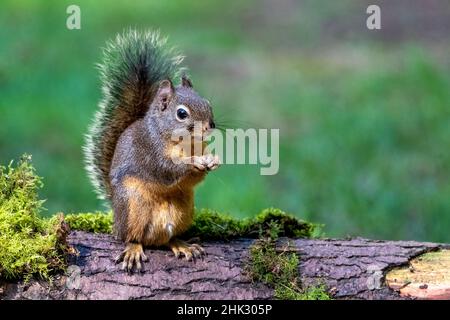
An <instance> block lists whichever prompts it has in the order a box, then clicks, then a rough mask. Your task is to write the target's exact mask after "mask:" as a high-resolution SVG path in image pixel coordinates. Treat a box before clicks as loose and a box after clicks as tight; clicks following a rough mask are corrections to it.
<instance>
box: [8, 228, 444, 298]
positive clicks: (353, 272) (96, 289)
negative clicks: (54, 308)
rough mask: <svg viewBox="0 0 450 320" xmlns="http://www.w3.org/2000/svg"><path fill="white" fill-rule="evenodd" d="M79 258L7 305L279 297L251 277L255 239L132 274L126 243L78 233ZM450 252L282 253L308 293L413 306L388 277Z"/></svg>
mask: <svg viewBox="0 0 450 320" xmlns="http://www.w3.org/2000/svg"><path fill="white" fill-rule="evenodd" d="M68 240H69V243H70V244H71V245H72V246H74V247H75V248H76V249H77V250H78V252H79V255H78V256H72V257H71V258H70V259H69V268H68V271H67V274H65V275H59V276H56V277H55V279H54V281H53V282H52V283H51V284H49V283H47V282H44V281H39V280H31V281H30V282H29V283H27V284H24V283H22V282H18V283H11V282H9V283H7V282H3V283H0V298H1V299H272V298H273V289H272V288H270V287H268V286H266V285H264V284H262V283H254V282H252V281H251V280H250V279H249V278H248V276H247V275H246V273H245V270H244V268H245V265H246V261H247V259H248V249H249V246H251V244H252V243H253V242H254V241H255V240H254V239H238V240H233V241H230V242H207V243H203V244H202V246H203V247H204V249H205V250H206V252H207V256H206V257H205V258H204V259H203V260H197V261H195V262H189V261H185V260H184V259H176V258H175V257H174V256H173V254H172V253H171V252H169V251H166V250H155V249H146V255H147V256H148V257H149V261H148V262H146V263H145V264H144V266H143V273H141V274H131V275H129V274H127V273H126V272H124V271H121V270H120V268H119V265H116V264H115V263H114V260H113V259H114V257H115V256H117V255H118V254H119V253H120V252H121V251H122V250H123V247H124V245H123V243H121V242H119V241H116V240H114V239H113V237H112V236H110V235H104V234H92V233H86V232H72V233H71V234H70V236H69V238H68ZM445 247H447V246H446V245H442V244H436V243H423V242H415V241H378V240H368V239H362V238H356V239H348V240H338V239H311V240H310V239H295V240H292V239H280V240H279V242H278V244H277V250H279V251H290V252H295V253H296V254H298V255H299V259H300V264H299V274H300V277H301V281H302V284H303V285H304V286H308V285H317V284H324V285H325V286H326V288H327V289H328V290H329V291H330V293H331V294H332V295H333V297H334V298H335V299H408V298H410V297H408V296H402V295H400V294H399V288H396V290H394V289H391V288H390V287H389V286H388V285H386V281H385V276H386V273H387V272H388V271H389V270H391V269H393V268H395V267H398V266H403V265H408V263H409V261H410V260H411V259H413V258H414V257H417V256H418V255H421V254H423V253H425V252H429V251H435V250H439V249H443V248H445Z"/></svg>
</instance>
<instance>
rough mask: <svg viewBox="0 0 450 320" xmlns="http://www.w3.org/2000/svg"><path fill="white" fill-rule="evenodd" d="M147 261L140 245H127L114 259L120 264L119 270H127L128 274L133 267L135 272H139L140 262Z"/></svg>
mask: <svg viewBox="0 0 450 320" xmlns="http://www.w3.org/2000/svg"><path fill="white" fill-rule="evenodd" d="M147 260H148V258H147V256H146V255H145V253H144V248H143V247H142V244H140V243H128V244H127V246H126V247H125V250H123V251H122V253H121V254H119V255H118V256H117V257H116V258H115V262H116V263H120V262H122V266H121V269H122V270H127V271H128V272H132V270H133V267H134V266H136V271H138V272H141V270H142V264H141V261H142V262H144V261H147Z"/></svg>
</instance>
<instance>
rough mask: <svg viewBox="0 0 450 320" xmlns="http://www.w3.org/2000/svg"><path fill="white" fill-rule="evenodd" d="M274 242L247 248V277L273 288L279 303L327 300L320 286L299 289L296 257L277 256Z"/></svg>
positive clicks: (280, 254) (283, 253) (267, 240)
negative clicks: (283, 301) (248, 253)
mask: <svg viewBox="0 0 450 320" xmlns="http://www.w3.org/2000/svg"><path fill="white" fill-rule="evenodd" d="M275 239H276V238H262V239H260V240H258V241H257V242H256V243H255V244H254V245H253V246H252V247H251V248H250V260H249V264H248V265H247V267H246V271H247V273H248V274H249V276H250V277H251V278H252V279H253V280H254V281H260V282H263V283H265V284H267V285H269V286H271V287H273V288H274V290H275V298H277V299H280V300H329V299H330V296H329V294H328V293H327V292H326V290H325V287H324V286H323V285H319V286H311V287H306V288H302V286H301V283H300V279H299V275H298V264H299V260H298V256H297V255H296V254H295V253H293V252H288V251H286V250H285V251H282V252H277V250H276V243H275Z"/></svg>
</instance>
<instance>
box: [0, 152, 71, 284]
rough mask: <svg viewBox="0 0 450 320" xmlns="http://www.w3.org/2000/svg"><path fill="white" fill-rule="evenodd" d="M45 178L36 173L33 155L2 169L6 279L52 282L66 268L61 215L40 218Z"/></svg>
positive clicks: (0, 265)
mask: <svg viewBox="0 0 450 320" xmlns="http://www.w3.org/2000/svg"><path fill="white" fill-rule="evenodd" d="M42 185H43V184H42V179H41V178H40V177H38V176H37V175H36V174H35V170H34V168H33V166H32V164H31V156H27V155H24V156H23V157H22V158H21V160H20V161H19V162H18V163H17V165H16V166H14V164H13V162H11V163H10V164H9V165H8V167H4V166H0V277H1V278H6V279H13V278H25V279H29V278H30V277H31V276H32V275H39V276H40V277H42V278H46V279H49V278H50V274H51V272H52V271H54V270H58V269H62V268H63V267H64V264H65V263H64V254H63V251H64V248H63V247H64V246H65V243H64V241H65V237H64V235H63V233H61V223H62V219H61V216H55V217H53V218H52V219H43V218H41V217H40V216H39V213H40V211H41V210H42V204H43V201H42V200H39V198H38V190H39V189H40V188H41V187H42Z"/></svg>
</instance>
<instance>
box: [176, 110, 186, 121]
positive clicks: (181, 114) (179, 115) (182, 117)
mask: <svg viewBox="0 0 450 320" xmlns="http://www.w3.org/2000/svg"><path fill="white" fill-rule="evenodd" d="M187 117H189V112H188V111H187V108H186V107H185V106H179V107H178V109H177V119H178V120H179V121H184V120H186V118H187Z"/></svg>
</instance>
